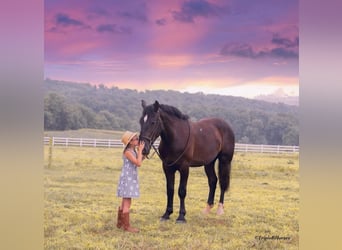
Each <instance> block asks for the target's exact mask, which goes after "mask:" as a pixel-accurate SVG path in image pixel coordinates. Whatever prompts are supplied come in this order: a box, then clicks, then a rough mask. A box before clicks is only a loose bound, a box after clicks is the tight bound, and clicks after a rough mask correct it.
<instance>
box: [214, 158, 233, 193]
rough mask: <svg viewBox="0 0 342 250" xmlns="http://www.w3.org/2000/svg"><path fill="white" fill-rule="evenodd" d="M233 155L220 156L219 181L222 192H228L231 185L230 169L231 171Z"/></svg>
mask: <svg viewBox="0 0 342 250" xmlns="http://www.w3.org/2000/svg"><path fill="white" fill-rule="evenodd" d="M232 156H233V155H226V154H222V153H221V154H220V155H219V157H218V159H219V167H218V173H219V180H220V187H221V190H224V191H227V190H228V188H229V184H230V169H231V161H232V158H233V157H232Z"/></svg>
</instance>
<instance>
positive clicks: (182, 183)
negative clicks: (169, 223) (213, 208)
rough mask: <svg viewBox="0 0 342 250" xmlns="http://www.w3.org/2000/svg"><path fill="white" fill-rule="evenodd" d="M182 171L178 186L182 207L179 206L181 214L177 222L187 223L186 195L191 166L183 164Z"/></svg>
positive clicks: (180, 171) (180, 170)
mask: <svg viewBox="0 0 342 250" xmlns="http://www.w3.org/2000/svg"><path fill="white" fill-rule="evenodd" d="M179 173H180V180H179V187H178V196H179V200H180V207H179V216H178V218H177V220H176V223H185V222H186V220H185V214H186V210H185V196H186V185H187V183H188V177H189V167H188V166H183V167H181V168H180V169H179Z"/></svg>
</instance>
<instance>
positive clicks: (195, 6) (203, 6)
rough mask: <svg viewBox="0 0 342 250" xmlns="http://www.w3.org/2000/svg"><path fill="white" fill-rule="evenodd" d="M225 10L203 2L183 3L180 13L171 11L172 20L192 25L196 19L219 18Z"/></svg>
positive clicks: (194, 0) (200, 0)
mask: <svg viewBox="0 0 342 250" xmlns="http://www.w3.org/2000/svg"><path fill="white" fill-rule="evenodd" d="M224 9H225V8H223V7H221V6H218V5H215V4H212V3H210V2H208V1H205V0H199V1H196V0H191V1H187V2H184V3H183V5H182V7H181V10H180V11H172V16H173V19H174V20H176V21H179V22H184V23H193V22H194V19H195V18H196V17H206V18H208V17H211V16H219V15H220V14H221V13H222V11H223V10H224Z"/></svg>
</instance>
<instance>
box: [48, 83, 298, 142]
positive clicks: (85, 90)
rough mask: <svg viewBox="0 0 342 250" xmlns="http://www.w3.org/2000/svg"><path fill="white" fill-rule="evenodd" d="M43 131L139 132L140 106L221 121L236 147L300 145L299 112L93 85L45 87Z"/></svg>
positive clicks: (223, 98) (235, 100) (216, 97)
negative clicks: (156, 104) (154, 105)
mask: <svg viewBox="0 0 342 250" xmlns="http://www.w3.org/2000/svg"><path fill="white" fill-rule="evenodd" d="M44 96H45V100H44V102H45V105H44V128H45V130H70V129H80V128H94V129H108V130H137V131H138V130H139V122H138V121H139V118H140V116H141V111H142V108H141V100H142V99H144V100H146V102H147V103H148V104H150V103H152V102H154V101H155V100H158V101H159V102H160V103H164V104H168V105H172V106H175V107H177V108H179V109H180V110H181V111H182V112H183V113H185V114H187V115H189V116H190V117H191V120H193V121H196V120H199V119H201V118H204V117H221V118H223V119H225V120H226V121H228V122H229V123H230V124H231V125H232V127H233V130H234V132H235V135H236V140H237V142H241V143H255V144H279V145H298V143H299V119H298V117H299V115H298V107H297V106H291V105H286V104H281V103H278V104H275V103H269V102H266V101H260V100H253V99H247V98H242V97H233V96H221V95H206V94H204V93H195V94H190V93H180V92H178V91H173V90H147V91H142V92H141V91H137V90H132V89H119V88H117V87H112V88H107V87H105V86H103V85H100V86H99V87H96V86H93V85H91V84H89V83H85V84H79V83H72V82H62V81H55V80H51V79H46V80H45V81H44Z"/></svg>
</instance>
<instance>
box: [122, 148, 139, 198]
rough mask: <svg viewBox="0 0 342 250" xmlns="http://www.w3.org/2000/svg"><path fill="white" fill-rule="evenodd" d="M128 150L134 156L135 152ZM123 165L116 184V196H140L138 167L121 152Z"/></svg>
mask: <svg viewBox="0 0 342 250" xmlns="http://www.w3.org/2000/svg"><path fill="white" fill-rule="evenodd" d="M127 150H130V151H131V152H132V153H133V155H134V156H135V157H137V153H136V152H135V151H133V150H131V149H127ZM122 159H123V166H122V170H121V175H120V179H119V184H118V190H117V196H118V197H123V198H136V197H139V196H140V192H139V180H138V168H137V166H136V165H134V164H133V163H132V162H131V161H130V160H128V158H127V157H126V156H125V155H124V154H123V156H122Z"/></svg>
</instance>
